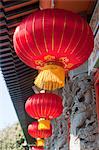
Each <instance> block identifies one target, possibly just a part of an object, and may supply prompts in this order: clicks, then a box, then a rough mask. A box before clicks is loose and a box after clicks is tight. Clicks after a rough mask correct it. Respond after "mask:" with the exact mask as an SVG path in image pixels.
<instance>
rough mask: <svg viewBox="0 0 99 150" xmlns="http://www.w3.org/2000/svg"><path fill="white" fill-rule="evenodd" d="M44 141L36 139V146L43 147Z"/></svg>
mask: <svg viewBox="0 0 99 150" xmlns="http://www.w3.org/2000/svg"><path fill="white" fill-rule="evenodd" d="M44 143H45V141H44V140H43V139H40V138H37V142H36V145H37V146H42V147H44Z"/></svg>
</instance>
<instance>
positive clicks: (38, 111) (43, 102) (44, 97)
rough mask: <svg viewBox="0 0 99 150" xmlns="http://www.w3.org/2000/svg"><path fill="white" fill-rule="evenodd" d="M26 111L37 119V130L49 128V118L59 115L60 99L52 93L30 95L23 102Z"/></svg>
mask: <svg viewBox="0 0 99 150" xmlns="http://www.w3.org/2000/svg"><path fill="white" fill-rule="evenodd" d="M25 109H26V112H27V113H28V114H29V115H30V116H31V117H33V118H35V119H38V120H39V121H38V122H39V125H38V126H39V127H38V128H39V130H42V129H46V130H47V129H49V127H50V119H54V118H57V117H59V116H60V115H61V113H62V110H63V106H62V99H61V97H59V96H58V95H55V94H52V93H39V94H34V95H33V96H30V97H29V98H28V100H27V102H26V104H25Z"/></svg>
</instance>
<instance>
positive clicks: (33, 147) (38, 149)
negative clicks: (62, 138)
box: [31, 146, 44, 150]
mask: <svg viewBox="0 0 99 150" xmlns="http://www.w3.org/2000/svg"><path fill="white" fill-rule="evenodd" d="M31 150H44V148H43V147H41V146H39V147H37V146H32V148H31Z"/></svg>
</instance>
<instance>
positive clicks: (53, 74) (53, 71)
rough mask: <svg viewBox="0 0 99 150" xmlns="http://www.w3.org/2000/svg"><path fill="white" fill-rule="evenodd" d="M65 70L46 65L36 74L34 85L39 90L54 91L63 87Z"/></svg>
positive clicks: (56, 66)
mask: <svg viewBox="0 0 99 150" xmlns="http://www.w3.org/2000/svg"><path fill="white" fill-rule="evenodd" d="M64 80H65V70H64V68H63V67H61V66H58V65H46V66H45V67H44V68H43V70H42V71H41V72H40V73H39V74H38V76H37V77H36V80H35V82H34V84H35V85H36V86H37V87H39V88H40V89H44V90H55V89H58V88H62V87H64V82H65V81H64Z"/></svg>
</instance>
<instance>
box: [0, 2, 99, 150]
mask: <svg viewBox="0 0 99 150" xmlns="http://www.w3.org/2000/svg"><path fill="white" fill-rule="evenodd" d="M47 9H48V10H49V12H50V10H51V11H53V10H54V9H55V10H58V9H59V10H62V9H63V10H65V11H70V12H73V14H78V15H79V16H80V17H81V18H83V19H84V20H85V21H86V22H87V23H88V24H89V26H90V27H91V30H92V32H93V37H94V47H93V51H92V53H91V55H90V56H89V57H88V59H87V61H85V62H84V63H83V64H82V65H80V66H79V67H78V66H77V68H76V67H75V68H74V69H72V70H70V71H69V73H68V77H67V78H65V85H64V86H63V87H60V88H59V89H55V90H53V91H52V92H51V90H50V91H49V90H46V88H45V89H43V88H42V89H40V87H37V86H35V78H36V77H37V75H38V74H39V70H38V69H37V68H36V67H34V68H33V67H32V68H31V66H30V65H31V63H30V64H29V62H28V60H27V59H28V57H29V58H31V60H32V56H30V55H28V54H27V53H28V50H27V51H26V49H25V50H24V52H26V53H25V54H23V53H21V51H20V52H18V54H19V55H17V54H16V52H15V46H16V45H17V46H16V47H17V48H16V49H17V50H16V51H18V50H19V47H21V48H23V46H22V43H21V42H22V41H21V40H20V41H21V42H20V41H19V43H21V44H19V45H18V44H17V42H16V43H14V40H13V39H15V38H16V41H18V40H17V39H18V35H17V33H16V35H15V36H16V37H15V38H13V36H14V33H15V29H16V27H17V26H20V23H21V22H22V20H23V19H25V18H26V17H27V16H28V15H30V14H34V13H35V12H36V11H39V12H40V11H41V12H43V11H46V10H47ZM49 12H48V13H49ZM57 14H58V13H57ZM57 14H56V16H57ZM40 15H41V14H40ZM40 15H39V17H40ZM45 16H46V13H45ZM49 16H50V13H49ZM60 16H61V14H60ZM71 16H72V15H71ZM39 17H35V18H33V23H34V21H35V20H36V19H38V18H39ZM28 18H29V17H28ZM31 18H32V17H30V18H29V19H31ZM49 18H50V17H49ZM49 18H47V19H46V18H44V16H43V19H42V20H43V21H42V26H43V29H42V32H43V36H44V42H43V43H44V44H45V47H47V44H48V43H47V42H46V38H45V37H47V36H46V33H44V31H45V30H44V29H45V28H44V25H45V24H44V19H45V20H47V21H48V23H49V22H50V20H51V19H49ZM61 18H62V16H61ZM66 19H67V20H66V21H67V22H66V25H67V23H68V22H69V21H68V18H66ZM38 20H40V19H38ZM38 20H37V21H38ZM24 22H25V21H24ZM24 22H23V23H24ZM38 22H39V21H38ZM57 22H58V21H57ZM27 23H28V21H27V22H26V24H27ZM58 23H59V24H58V25H57V26H59V25H60V24H61V19H60V22H58ZM80 23H81V22H80ZM35 24H36V23H35ZM36 25H37V26H36ZM36 25H35V28H36V27H38V26H39V23H38V24H36ZM52 25H53V29H52V30H53V31H54V27H55V20H54V21H52ZM63 26H65V23H64V24H63ZM70 26H71V28H72V25H71V24H70ZM22 27H24V25H23V26H22ZM64 28H65V27H64ZM78 28H79V27H78ZM98 28H99V1H98V0H19V1H18V0H1V1H0V69H1V71H2V74H3V77H4V80H5V82H6V86H7V89H8V92H9V94H10V97H11V100H12V103H13V106H14V108H15V111H16V113H17V116H18V119H19V122H20V124H21V127H22V130H23V133H24V136H25V139H26V145H27V147H28V149H30V150H35V149H33V146H34V145H35V143H36V139H35V138H33V137H31V136H30V135H29V133H28V125H29V124H31V123H32V122H35V121H36V119H38V118H32V117H30V115H29V114H28V113H27V112H26V110H25V105H26V101H27V99H28V98H29V97H30V96H31V95H35V94H38V93H41V94H42V93H47V94H49V93H52V94H53V95H54V94H56V95H58V96H60V98H61V99H62V105H63V112H62V114H61V115H60V116H59V117H56V118H54V117H55V116H54V115H55V113H54V115H53V118H54V119H52V120H51V125H52V136H51V137H49V138H46V139H45V145H43V147H44V148H42V149H45V150H99V30H98ZM25 29H26V31H27V30H28V29H27V27H26V26H25ZM25 29H24V30H25ZM32 30H33V31H34V30H36V29H34V28H32ZM64 30H65V29H63V36H64V34H65V31H64ZM71 30H72V29H71ZM78 30H79V29H78ZM38 31H39V30H38ZM46 31H47V32H48V31H50V29H46ZM17 32H19V31H17ZM24 32H25V31H24ZM39 32H40V31H39ZM57 32H58V31H57ZM59 32H60V31H59ZM36 33H37V32H36ZM36 33H35V34H34V42H35V43H36V40H37V41H39V40H38V39H40V37H39V36H38V39H36V38H35V37H37V36H36V35H38V33H37V34H36ZM18 34H21V30H20V32H19V33H18ZM22 34H24V33H22ZM68 34H71V33H70V31H69V32H68ZM85 34H86V33H85ZM27 35H28V32H26V36H27ZM56 35H57V34H56ZM21 36H22V35H20V37H21ZM63 36H62V37H61V40H60V47H61V45H62V40H63ZM24 37H25V36H24ZM27 37H28V36H27ZM27 37H25V38H27ZM49 37H50V35H49ZM53 37H55V32H53V34H52V47H53V43H54V42H55V40H53ZM56 38H57V37H56ZM84 38H86V37H84ZM20 39H21V38H20ZM57 39H58V38H57ZM77 39H78V41H80V37H77ZM29 40H31V38H30V39H29ZM49 41H50V40H49ZM64 41H65V40H64ZM67 41H68V40H67ZM70 41H72V40H70ZM74 41H76V40H74ZM23 42H24V39H23ZM40 42H41V43H42V35H41V41H39V42H38V43H39V45H40V44H41V43H40ZM24 43H25V42H24ZM24 43H23V45H24ZM30 43H31V42H30ZM46 43H47V44H46ZM15 44H16V45H15ZM57 44H58V43H57ZM57 44H56V45H57ZM82 44H83V42H82ZM88 44H89V45H90V41H89V43H88V42H87V43H86V45H88ZM20 45H21V46H20ZM42 45H43V44H42ZM29 46H30V44H29ZM29 46H28V47H29ZM81 46H82V45H81ZM36 47H37V48H38V45H37V43H36ZM42 47H43V46H42ZM56 47H57V46H56ZM85 47H86V46H85ZM89 47H91V46H89ZM29 48H30V47H29ZM47 48H48V47H47ZM23 49H24V48H23ZM52 49H53V48H52ZM38 50H39V48H38ZM34 51H35V50H34ZM42 51H43V50H42ZM79 53H80V52H78V54H79ZM86 53H87V51H86ZM44 54H45V52H44ZM26 55H27V56H28V57H26ZM60 55H61V51H60ZM20 56H21V57H20ZM48 56H50V55H48ZM75 56H76V54H75ZM23 57H24V58H25V59H26V61H27V62H26V63H25V62H24V61H22V59H23V60H25V59H24V58H23ZM37 57H38V56H37ZM55 57H57V56H55ZM20 58H21V59H20ZM61 58H62V57H61ZM46 59H47V58H46ZM48 59H54V58H52V56H50V57H49V58H48ZM74 59H75V58H74ZM40 61H41V60H40ZM67 61H68V60H67ZM73 61H74V60H73ZM51 62H52V60H51ZM27 63H28V64H29V65H27ZM38 63H39V62H38ZM40 63H42V62H40ZM58 63H60V62H58ZM58 63H57V64H58ZM51 65H52V64H51ZM71 65H72V64H71V63H68V66H70V67H71ZM37 67H38V66H37ZM42 70H43V69H42ZM45 70H46V69H45ZM60 73H61V74H62V72H60ZM56 74H57V73H56ZM60 78H61V77H60ZM39 80H40V79H39ZM42 87H43V86H42ZM38 99H39V98H38ZM49 105H51V104H49ZM54 105H55V104H53V107H54ZM31 107H32V106H31ZM56 107H57V108H58V104H57V106H56ZM56 107H55V108H56ZM59 108H60V107H59ZM27 109H28V108H27ZM35 110H36V109H35ZM53 111H54V110H53ZM60 111H61V110H60ZM42 112H43V110H42ZM46 112H47V110H46ZM49 112H50V110H49ZM49 112H47V113H49ZM57 112H58V111H56V114H57ZM35 114H36V113H35ZM32 116H33V112H32ZM35 116H36V115H35ZM57 116H58V115H57ZM51 117H52V116H51ZM38 120H40V119H38ZM45 120H47V119H45ZM40 121H42V117H41V120H40ZM40 121H38V122H40ZM47 121H48V120H47ZM42 140H43V139H42ZM38 150H40V149H38Z"/></svg>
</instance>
